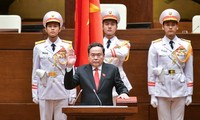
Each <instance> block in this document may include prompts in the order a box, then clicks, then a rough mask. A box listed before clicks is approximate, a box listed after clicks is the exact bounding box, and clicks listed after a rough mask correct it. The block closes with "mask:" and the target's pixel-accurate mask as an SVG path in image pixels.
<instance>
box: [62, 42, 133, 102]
mask: <svg viewBox="0 0 200 120" xmlns="http://www.w3.org/2000/svg"><path fill="white" fill-rule="evenodd" d="M104 52H105V50H104V47H103V45H102V44H100V43H93V44H91V45H89V47H88V60H89V64H86V65H83V66H80V67H78V68H77V69H76V71H75V74H74V73H73V72H74V70H73V65H74V63H75V59H76V57H75V55H74V54H71V55H70V56H69V57H68V63H67V70H66V71H67V72H66V73H65V77H64V85H65V88H66V89H73V88H75V87H76V86H78V85H80V89H81V90H82V93H81V101H80V103H81V105H113V102H112V89H113V87H114V86H115V87H116V91H117V93H118V94H119V96H118V98H122V99H128V98H129V96H128V90H127V88H126V86H125V85H124V83H123V81H122V80H121V77H120V74H119V70H118V68H117V67H115V66H114V65H111V64H107V63H104V62H103V60H104V55H105V54H104ZM96 72H97V73H99V75H97V76H98V77H99V82H98V80H97V82H96V77H95V74H96ZM73 74H74V75H73Z"/></svg>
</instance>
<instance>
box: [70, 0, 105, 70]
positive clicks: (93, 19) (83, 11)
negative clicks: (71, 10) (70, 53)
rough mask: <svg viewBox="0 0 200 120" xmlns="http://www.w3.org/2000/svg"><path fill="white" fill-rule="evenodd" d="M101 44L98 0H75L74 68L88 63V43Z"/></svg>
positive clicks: (101, 34)
mask: <svg viewBox="0 0 200 120" xmlns="http://www.w3.org/2000/svg"><path fill="white" fill-rule="evenodd" d="M93 42H99V43H103V31H102V19H101V11H100V2H99V0H76V9H75V43H74V45H75V48H74V49H75V54H76V58H77V59H76V66H80V65H83V64H87V63H88V52H87V48H88V45H89V44H90V43H93Z"/></svg>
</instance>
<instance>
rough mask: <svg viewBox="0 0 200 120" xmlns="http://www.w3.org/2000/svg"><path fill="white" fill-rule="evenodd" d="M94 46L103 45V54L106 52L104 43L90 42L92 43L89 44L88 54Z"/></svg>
mask: <svg viewBox="0 0 200 120" xmlns="http://www.w3.org/2000/svg"><path fill="white" fill-rule="evenodd" d="M93 47H101V49H102V51H103V54H105V49H104V47H103V45H102V44H101V43H98V42H94V43H92V44H90V45H89V46H88V55H89V53H90V49H91V48H93Z"/></svg>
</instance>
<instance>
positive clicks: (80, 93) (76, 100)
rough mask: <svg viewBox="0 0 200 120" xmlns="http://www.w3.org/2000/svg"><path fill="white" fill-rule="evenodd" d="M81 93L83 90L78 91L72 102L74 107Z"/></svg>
mask: <svg viewBox="0 0 200 120" xmlns="http://www.w3.org/2000/svg"><path fill="white" fill-rule="evenodd" d="M82 91H83V89H81V90H80V91H79V93H78V95H77V96H76V99H75V100H74V103H73V105H75V103H76V101H77V100H78V98H79V96H80V94H81V93H82Z"/></svg>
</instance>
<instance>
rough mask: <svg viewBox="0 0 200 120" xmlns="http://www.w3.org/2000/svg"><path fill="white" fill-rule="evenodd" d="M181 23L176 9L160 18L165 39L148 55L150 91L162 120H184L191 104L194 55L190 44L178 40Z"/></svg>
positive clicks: (154, 105)
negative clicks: (177, 34) (187, 107)
mask: <svg viewBox="0 0 200 120" xmlns="http://www.w3.org/2000/svg"><path fill="white" fill-rule="evenodd" d="M179 20H180V15H179V13H178V12H177V11H176V10H174V9H166V10H164V11H163V12H162V13H161V15H160V23H161V24H162V29H163V30H164V31H165V36H164V37H163V38H160V39H157V40H154V41H152V43H151V46H150V48H149V53H148V90H149V94H150V95H151V105H152V106H153V107H155V108H156V107H157V112H158V119H159V120H183V119H184V111H185V105H189V104H191V102H192V94H193V54H192V46H191V42H190V40H185V39H181V38H178V37H177V36H176V31H177V30H178V23H179Z"/></svg>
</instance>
